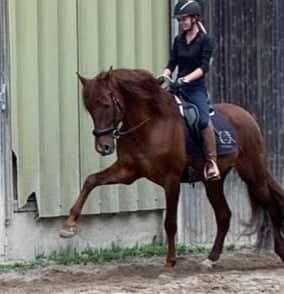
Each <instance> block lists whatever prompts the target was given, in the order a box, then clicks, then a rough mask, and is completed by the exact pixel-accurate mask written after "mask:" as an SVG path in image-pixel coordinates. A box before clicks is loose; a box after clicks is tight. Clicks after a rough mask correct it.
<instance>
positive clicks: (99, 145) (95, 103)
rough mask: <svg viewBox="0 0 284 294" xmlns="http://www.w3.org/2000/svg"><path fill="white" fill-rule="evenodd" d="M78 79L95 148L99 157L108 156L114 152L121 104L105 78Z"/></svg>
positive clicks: (120, 116)
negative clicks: (89, 117)
mask: <svg viewBox="0 0 284 294" xmlns="http://www.w3.org/2000/svg"><path fill="white" fill-rule="evenodd" d="M78 77H79V80H80V81H81V84H82V86H83V89H82V94H83V100H84V104H85V107H86V109H87V111H88V112H89V113H90V115H91V117H92V120H93V124H94V129H93V135H94V136H95V138H96V140H95V148H96V150H97V152H99V153H100V154H101V155H110V154H112V153H113V152H114V149H115V143H114V138H115V133H116V132H117V130H118V128H119V125H120V122H121V120H122V116H123V113H122V106H121V102H120V101H119V100H118V98H116V97H115V96H114V95H113V92H112V91H111V89H110V87H109V86H108V84H107V81H106V76H104V75H100V76H98V77H96V78H94V79H86V78H84V77H82V76H81V75H80V74H78Z"/></svg>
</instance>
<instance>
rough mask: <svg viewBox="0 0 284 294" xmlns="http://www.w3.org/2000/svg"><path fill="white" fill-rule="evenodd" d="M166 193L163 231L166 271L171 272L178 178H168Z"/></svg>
mask: <svg viewBox="0 0 284 294" xmlns="http://www.w3.org/2000/svg"><path fill="white" fill-rule="evenodd" d="M164 188H165V192H166V205H167V207H166V219H165V229H166V233H167V238H168V255H167V261H166V269H169V270H171V269H172V268H173V267H174V266H175V264H176V247H175V235H176V231H177V206H178V198H179V190H180V181H179V177H176V176H171V177H168V179H167V183H166V185H165V186H164Z"/></svg>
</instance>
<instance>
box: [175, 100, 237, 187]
mask: <svg viewBox="0 0 284 294" xmlns="http://www.w3.org/2000/svg"><path fill="white" fill-rule="evenodd" d="M174 99H175V101H176V103H177V105H178V108H179V111H180V114H181V116H182V117H183V120H184V131H185V138H186V150H187V153H188V154H191V155H194V156H198V157H204V154H203V141H202V136H201V133H200V130H199V127H198V125H199V119H200V114H199V111H198V108H197V106H196V105H194V104H193V103H191V102H188V101H186V100H185V99H183V97H182V96H181V95H179V97H178V96H176V95H174ZM209 114H210V118H211V121H212V124H213V127H214V131H215V137H216V147H217V154H218V155H224V154H231V153H234V152H235V151H236V149H237V143H236V140H235V134H234V130H233V127H232V126H231V124H230V122H229V121H228V120H227V119H226V118H225V117H224V116H222V114H221V113H219V112H218V111H217V110H215V109H214V107H213V106H212V105H210V111H209ZM201 178H202V176H201V174H200V171H197V170H195V169H194V168H193V167H191V166H189V167H187V168H186V170H185V171H184V175H183V179H184V181H185V182H188V181H189V182H191V183H193V182H197V181H200V180H201Z"/></svg>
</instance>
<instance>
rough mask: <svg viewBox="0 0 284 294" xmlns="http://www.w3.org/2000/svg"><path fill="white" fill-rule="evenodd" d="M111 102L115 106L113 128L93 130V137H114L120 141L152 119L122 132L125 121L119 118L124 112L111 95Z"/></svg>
mask: <svg viewBox="0 0 284 294" xmlns="http://www.w3.org/2000/svg"><path fill="white" fill-rule="evenodd" d="M111 101H112V104H113V106H114V118H113V127H110V128H106V129H102V130H96V129H94V130H93V132H92V133H93V135H94V136H95V137H96V138H98V137H102V136H107V135H112V137H113V138H114V139H119V137H121V136H124V135H127V134H130V133H132V132H134V131H135V130H137V129H138V128H140V127H141V126H143V125H144V124H145V123H147V122H148V121H149V120H150V119H151V118H147V119H145V120H143V121H142V122H141V123H139V124H137V125H136V126H134V127H132V128H130V129H128V130H124V131H122V130H121V129H122V126H123V121H122V120H121V119H120V118H119V116H120V114H122V112H123V110H122V107H121V105H120V103H119V100H118V99H117V98H116V97H114V96H113V95H111Z"/></svg>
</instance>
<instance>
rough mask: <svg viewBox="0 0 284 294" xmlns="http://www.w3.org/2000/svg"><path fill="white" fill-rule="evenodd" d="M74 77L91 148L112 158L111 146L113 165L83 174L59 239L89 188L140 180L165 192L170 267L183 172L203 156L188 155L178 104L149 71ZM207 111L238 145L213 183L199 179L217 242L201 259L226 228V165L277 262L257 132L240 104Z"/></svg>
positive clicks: (274, 190) (277, 237)
mask: <svg viewBox="0 0 284 294" xmlns="http://www.w3.org/2000/svg"><path fill="white" fill-rule="evenodd" d="M78 76H79V79H80V81H81V83H82V86H83V89H82V94H83V101H84V105H85V107H86V109H87V111H88V112H89V114H90V115H91V117H92V120H93V123H94V130H93V135H94V136H95V148H96V150H97V152H98V153H100V154H101V155H103V156H105V155H109V154H111V153H113V152H114V151H115V146H116V149H117V161H116V162H115V163H114V164H113V165H111V166H110V167H108V168H106V169H105V170H103V171H101V172H98V173H94V174H91V175H89V176H88V177H87V179H86V180H85V182H84V184H83V188H82V190H81V192H80V194H79V196H78V198H77V200H76V202H75V204H74V206H73V207H72V209H71V210H70V215H69V217H68V218H67V220H66V221H65V223H64V227H63V229H62V231H61V232H60V235H61V236H62V237H72V236H73V235H75V234H76V231H77V221H78V217H79V216H80V213H81V210H82V207H83V205H84V203H85V201H86V199H87V197H88V195H89V193H90V191H91V190H92V189H94V188H95V187H97V186H100V185H109V184H116V183H122V184H131V183H133V182H134V181H135V180H137V179H139V178H141V177H145V178H147V179H149V180H151V181H153V182H155V183H157V184H158V185H160V186H162V187H163V188H164V190H165V196H166V218H165V230H166V233H167V238H168V253H167V259H166V266H167V267H169V268H172V267H174V265H175V263H176V253H175V234H176V230H177V206H178V198H179V191H180V182H181V178H182V174H183V171H184V169H185V168H186V167H187V166H188V165H191V166H194V167H195V168H202V167H203V164H204V159H203V158H196V156H191V155H190V154H187V152H186V144H185V132H184V122H183V118H182V117H181V115H180V113H179V111H178V106H177V104H176V102H175V101H174V99H173V97H172V95H171V94H170V93H168V92H167V91H165V90H163V89H162V88H161V87H160V85H159V82H158V81H157V80H156V79H155V78H154V77H153V76H152V75H151V74H150V73H149V72H147V71H145V70H132V69H115V70H112V69H110V70H109V71H107V72H101V73H100V74H98V75H97V76H96V77H95V78H93V79H86V78H84V77H82V76H80V75H79V74H78ZM214 107H215V109H216V110H218V111H219V112H220V113H221V114H222V115H223V116H224V117H225V118H227V120H228V121H229V122H230V123H231V125H232V127H233V129H234V132H235V137H236V141H237V144H238V148H237V150H236V151H234V153H232V154H229V155H222V156H218V164H219V168H220V171H221V179H220V180H217V181H212V182H209V181H208V182H207V181H205V180H203V183H204V185H205V188H206V192H207V197H208V199H209V202H210V203H211V205H212V207H213V209H214V212H215V217H216V223H217V235H216V239H215V242H214V245H213V247H212V250H211V251H210V253H209V256H208V259H207V260H206V262H209V263H213V262H216V261H217V260H218V259H219V257H220V254H221V251H222V248H223V243H224V239H225V236H226V234H227V232H228V229H229V224H230V218H231V211H230V209H229V207H228V204H227V202H226V199H225V197H224V191H223V184H224V180H225V177H226V175H227V173H228V171H229V170H230V169H231V168H233V167H234V168H235V169H236V171H237V173H238V174H239V176H240V177H241V179H242V180H243V181H244V182H245V183H246V185H247V188H248V194H249V198H250V203H251V207H252V216H253V217H254V218H255V219H254V220H257V218H258V216H259V214H258V213H257V211H259V208H262V209H264V210H265V211H267V212H268V214H269V215H270V218H271V224H272V226H273V233H274V244H275V252H276V253H277V254H278V255H279V256H280V257H281V259H282V260H284V240H283V239H282V220H283V216H284V213H283V212H284V193H283V190H282V188H281V187H280V186H279V185H278V184H277V183H276V182H275V181H274V179H273V178H272V176H271V175H270V173H269V172H268V170H267V167H266V163H265V148H264V142H263V138H262V135H261V131H260V128H259V126H258V124H257V122H256V121H255V119H254V118H253V117H252V116H251V115H250V114H249V113H248V112H247V111H245V110H244V109H242V108H241V107H239V106H236V105H234V104H227V103H221V104H216V105H215V106H214ZM115 142H116V144H115ZM137 142H141V143H140V144H137ZM201 217H202V216H200V218H201Z"/></svg>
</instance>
